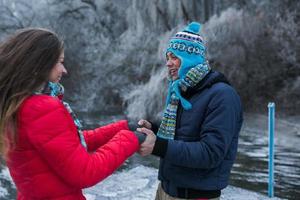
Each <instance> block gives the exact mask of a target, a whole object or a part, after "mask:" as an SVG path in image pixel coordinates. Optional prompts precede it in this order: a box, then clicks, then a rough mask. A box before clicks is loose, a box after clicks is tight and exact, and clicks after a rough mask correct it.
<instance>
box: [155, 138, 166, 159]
mask: <svg viewBox="0 0 300 200" xmlns="http://www.w3.org/2000/svg"><path fill="white" fill-rule="evenodd" d="M167 149H168V140H167V139H163V138H160V137H156V141H155V144H154V148H153V151H152V154H153V155H155V156H159V157H161V158H164V157H165V155H166V153H167Z"/></svg>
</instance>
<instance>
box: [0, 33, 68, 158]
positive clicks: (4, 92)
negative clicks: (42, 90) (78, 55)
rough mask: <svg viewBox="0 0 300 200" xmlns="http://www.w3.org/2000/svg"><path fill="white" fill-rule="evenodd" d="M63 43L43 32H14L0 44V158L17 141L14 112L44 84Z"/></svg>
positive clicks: (50, 34)
mask: <svg viewBox="0 0 300 200" xmlns="http://www.w3.org/2000/svg"><path fill="white" fill-rule="evenodd" d="M62 51H63V42H62V41H61V40H60V39H59V38H58V36H57V35H56V34H55V33H53V32H51V31H49V30H46V29H40V28H27V29H21V30H19V31H17V32H16V33H15V34H13V35H11V36H10V37H9V38H7V39H6V40H5V41H4V42H2V43H0V155H1V154H2V155H3V156H5V154H6V152H7V150H8V149H9V148H10V147H11V146H13V145H15V143H16V140H17V120H18V119H17V111H18V108H19V107H20V105H21V104H22V102H23V101H24V99H25V98H26V97H28V96H30V95H32V93H33V92H34V91H35V90H37V89H38V88H39V87H41V86H42V85H43V84H44V83H45V82H47V81H48V78H49V74H50V71H51V69H52V68H53V67H54V65H55V64H56V63H57V61H58V59H59V56H60V54H61V52H62Z"/></svg>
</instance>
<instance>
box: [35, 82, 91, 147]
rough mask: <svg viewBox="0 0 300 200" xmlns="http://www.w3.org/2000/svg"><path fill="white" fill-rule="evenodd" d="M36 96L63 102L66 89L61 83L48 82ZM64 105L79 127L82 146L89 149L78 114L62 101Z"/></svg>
mask: <svg viewBox="0 0 300 200" xmlns="http://www.w3.org/2000/svg"><path fill="white" fill-rule="evenodd" d="M34 94H46V95H49V96H52V97H55V98H58V99H60V100H61V101H62V98H63V95H64V87H63V86H62V85H61V84H60V83H53V82H48V83H47V84H46V85H45V87H44V88H43V89H41V90H39V91H36V92H34ZM62 103H63V105H64V106H65V108H66V109H67V110H68V112H69V113H70V115H71V116H72V118H73V120H74V123H75V126H76V127H77V132H78V136H79V139H80V143H81V144H82V146H83V147H84V148H85V149H87V145H86V142H85V139H84V136H83V131H82V128H83V126H82V124H81V122H80V120H79V119H78V117H77V116H76V114H75V113H74V112H73V110H72V109H71V107H70V105H69V104H68V103H67V102H64V101H62Z"/></svg>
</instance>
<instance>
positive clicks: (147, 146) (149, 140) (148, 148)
mask: <svg viewBox="0 0 300 200" xmlns="http://www.w3.org/2000/svg"><path fill="white" fill-rule="evenodd" d="M145 121H146V120H145ZM146 122H147V121H146ZM148 123H149V122H148ZM149 124H150V123H149ZM150 125H151V124H150ZM137 131H139V132H142V133H144V134H146V135H147V137H146V139H145V141H144V142H143V143H142V144H141V145H140V149H139V151H138V153H139V154H140V155H141V156H147V155H150V154H151V153H152V151H153V148H154V145H155V141H156V135H155V134H154V133H153V131H152V130H150V129H148V128H145V127H143V128H138V129H137Z"/></svg>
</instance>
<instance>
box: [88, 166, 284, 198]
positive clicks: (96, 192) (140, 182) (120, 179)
mask: <svg viewBox="0 0 300 200" xmlns="http://www.w3.org/2000/svg"><path fill="white" fill-rule="evenodd" d="M156 177H157V170H156V169H154V168H150V167H145V166H138V167H135V168H133V169H131V170H128V171H127V170H124V171H122V172H117V173H115V174H113V175H112V176H110V177H109V178H107V179H106V180H105V181H103V182H101V183H100V184H98V185H96V186H94V187H92V188H88V189H86V190H85V191H84V193H85V196H86V197H87V200H98V199H101V200H102V199H103V200H108V199H109V200H117V199H118V200H147V199H149V200H150V199H151V200H152V199H154V197H155V191H156V188H157V184H158V181H157V180H156ZM221 199H222V200H241V199H245V200H264V199H270V198H268V197H266V196H264V195H261V194H259V193H256V192H251V191H248V190H244V189H240V188H236V187H232V186H229V187H227V188H226V189H225V190H224V191H223V192H222V197H221ZM272 199H277V200H279V198H272Z"/></svg>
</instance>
